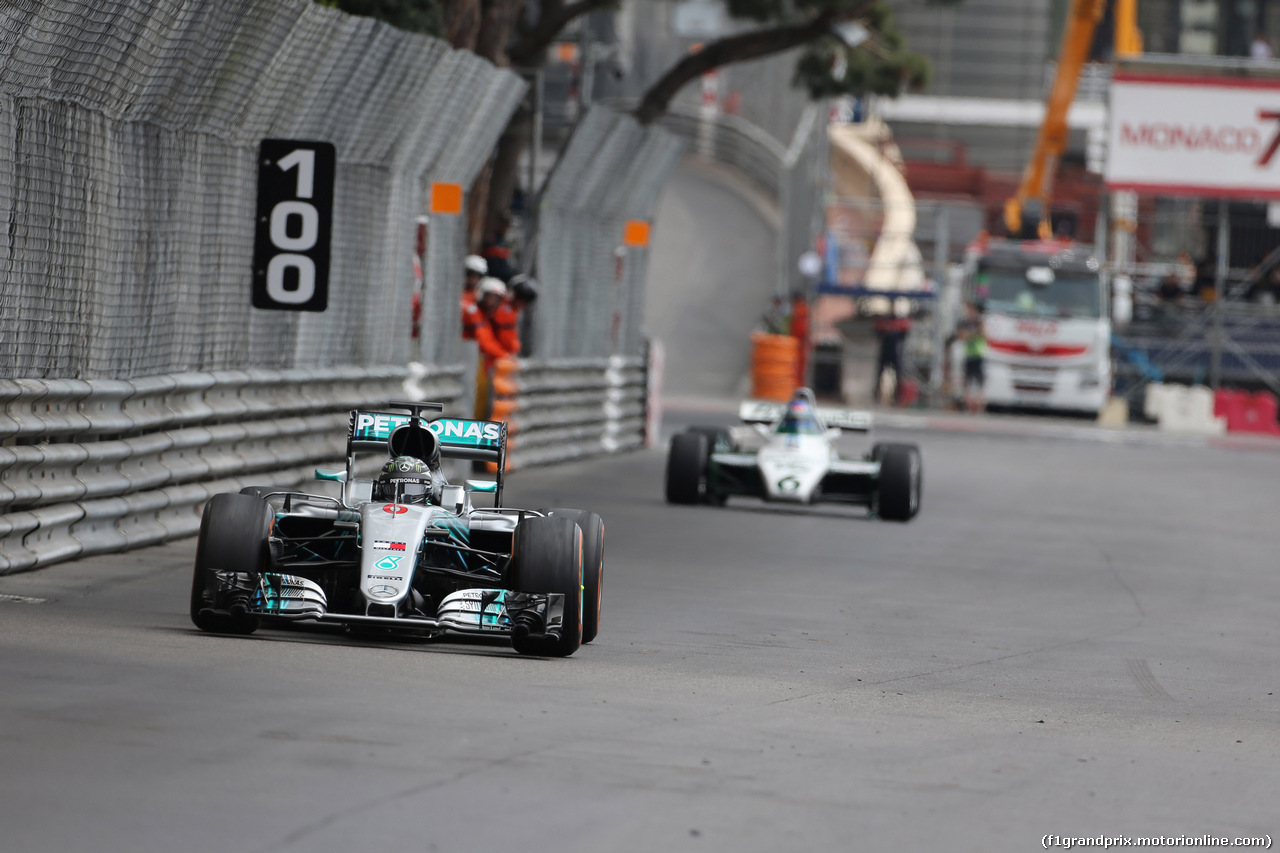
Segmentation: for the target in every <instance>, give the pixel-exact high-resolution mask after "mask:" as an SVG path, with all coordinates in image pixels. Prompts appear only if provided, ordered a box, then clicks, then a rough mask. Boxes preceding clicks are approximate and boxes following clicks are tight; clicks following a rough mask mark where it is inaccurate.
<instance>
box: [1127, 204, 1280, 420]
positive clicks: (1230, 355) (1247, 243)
mask: <svg viewBox="0 0 1280 853" xmlns="http://www.w3.org/2000/svg"><path fill="white" fill-rule="evenodd" d="M1116 196H1117V198H1115V199H1114V200H1113V202H1114V203H1113V211H1112V213H1113V220H1114V222H1115V223H1116V225H1115V228H1114V229H1113V237H1114V236H1115V235H1118V238H1117V239H1114V240H1113V243H1114V245H1113V248H1112V256H1113V260H1112V264H1111V268H1112V272H1113V276H1114V275H1116V274H1124V275H1126V276H1127V277H1128V278H1129V279H1130V281H1131V291H1132V292H1131V295H1130V300H1129V301H1130V302H1131V308H1130V311H1129V313H1131V315H1132V316H1131V318H1126V317H1117V318H1116V320H1117V322H1116V323H1115V329H1116V334H1115V338H1114V344H1115V346H1114V351H1115V356H1116V362H1117V363H1116V393H1117V394H1120V395H1123V396H1125V397H1127V398H1128V399H1129V401H1130V403H1131V409H1132V410H1134V411H1135V413H1136V412H1137V411H1138V410H1139V405H1138V404H1139V403H1140V401H1141V400H1142V398H1143V393H1144V389H1145V387H1146V385H1147V384H1148V383H1159V382H1179V383H1185V384H1190V385H1199V384H1205V385H1208V386H1210V387H1212V388H1214V389H1219V388H1225V387H1230V388H1241V389H1249V390H1261V389H1265V390H1269V391H1271V392H1272V393H1277V394H1280V307H1277V303H1280V231H1277V230H1276V229H1274V228H1273V227H1272V226H1271V225H1270V223H1269V222H1268V218H1267V217H1268V215H1267V206H1266V205H1265V204H1255V203H1251V202H1228V203H1220V202H1217V201H1205V200H1200V199H1175V198H1159V197H1145V196H1144V197H1141V198H1138V197H1135V196H1133V194H1125V193H1117V194H1116ZM1126 196H1127V198H1124V197H1126Z"/></svg>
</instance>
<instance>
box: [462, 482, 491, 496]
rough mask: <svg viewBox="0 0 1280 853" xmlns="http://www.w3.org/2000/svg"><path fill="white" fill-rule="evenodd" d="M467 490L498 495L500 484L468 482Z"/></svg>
mask: <svg viewBox="0 0 1280 853" xmlns="http://www.w3.org/2000/svg"><path fill="white" fill-rule="evenodd" d="M467 488H468V489H470V490H471V491H473V492H481V493H483V494H496V493H497V491H498V484H497V483H496V482H495V481H493V480H467Z"/></svg>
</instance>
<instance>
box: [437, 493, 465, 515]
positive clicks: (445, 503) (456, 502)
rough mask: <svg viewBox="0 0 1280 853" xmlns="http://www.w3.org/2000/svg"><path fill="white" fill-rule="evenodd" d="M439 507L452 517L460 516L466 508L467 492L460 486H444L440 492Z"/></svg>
mask: <svg viewBox="0 0 1280 853" xmlns="http://www.w3.org/2000/svg"><path fill="white" fill-rule="evenodd" d="M440 505H441V506H442V507H444V508H445V509H447V510H449V512H451V513H453V514H454V515H460V514H461V513H462V511H463V510H464V509H466V506H467V492H466V490H465V489H463V488H462V486H445V487H444V488H442V489H441V490H440Z"/></svg>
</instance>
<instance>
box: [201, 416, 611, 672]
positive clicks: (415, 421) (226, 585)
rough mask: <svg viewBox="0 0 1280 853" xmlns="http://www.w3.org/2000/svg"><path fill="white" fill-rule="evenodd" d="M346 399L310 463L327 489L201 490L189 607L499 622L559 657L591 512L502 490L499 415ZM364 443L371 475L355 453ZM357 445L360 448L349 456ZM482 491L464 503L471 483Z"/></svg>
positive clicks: (570, 647)
mask: <svg viewBox="0 0 1280 853" xmlns="http://www.w3.org/2000/svg"><path fill="white" fill-rule="evenodd" d="M389 408H393V409H401V410H404V412H405V413H403V414H401V413H387V412H359V411H357V412H352V413H351V419H350V424H349V427H348V432H347V466H346V470H336V471H326V470H321V469H317V471H316V477H317V478H318V479H321V480H332V481H335V482H338V483H340V484H341V487H340V488H341V497H337V498H334V497H330V496H327V495H322V494H307V493H305V492H299V491H285V490H280V489H274V488H271V487H267V486H250V487H248V488H246V489H243V490H242V491H241V492H240V493H239V494H220V495H215V496H214V497H213V498H212V499H211V500H210V501H209V503H208V504H207V505H206V506H205V510H204V516H203V518H202V520H201V524H200V539H199V541H198V543H197V545H196V561H195V572H194V575H193V578H192V584H191V619H192V621H193V622H194V623H195V624H196V626H197V627H198V628H200V629H202V630H205V631H213V632H221V633H236V634H247V633H251V632H253V631H254V630H256V629H257V628H258V626H259V625H260V624H261V623H271V622H313V623H321V624H330V625H338V626H343V627H345V628H347V629H349V630H350V629H359V630H367V631H372V632H375V633H376V632H395V633H397V634H402V635H408V636H418V637H435V636H439V635H441V634H445V633H451V634H463V635H472V636H485V637H493V636H498V637H509V638H510V640H511V645H512V646H513V647H514V648H515V650H516V651H517V652H520V653H522V654H535V655H548V656H559V657H563V656H566V655H571V654H573V653H574V652H575V651H577V649H578V647H579V645H580V644H581V643H589V642H591V640H592V639H594V638H595V636H596V632H597V631H598V629H599V624H600V586H601V582H602V580H603V571H604V523H603V522H602V521H601V519H600V516H598V515H596V514H595V513H593V512H586V511H583V510H562V509H555V510H537V511H535V510H520V509H512V508H510V507H504V506H502V485H503V474H502V470H503V467H504V463H505V457H506V434H507V428H506V424H504V423H498V422H491V421H469V420H457V419H450V418H442V417H440V414H439V413H440V411H441V410H442V408H443V407H442V406H441V405H440V404H438V403H392V404H390V406H389ZM370 452H372V453H375V454H378V455H379V457H380V458H379V459H378V464H379V465H381V471H380V472H379V474H378V475H377V477H376V478H363V477H358V476H357V475H356V472H357V470H358V467H357V464H356V460H357V454H362V455H364V456H367V454H368V453H370ZM364 456H362V458H364ZM441 457H454V458H460V459H469V460H479V461H487V462H494V463H496V465H497V470H498V475H497V479H496V480H494V481H482V480H468V481H467V482H466V485H465V486H463V485H452V484H450V483H449V482H448V480H447V478H446V477H445V475H444V472H443V471H442V470H441ZM473 492H482V493H490V494H493V496H494V501H493V502H494V506H492V507H483V508H476V507H473V506H472V503H471V497H470V495H471V493H473Z"/></svg>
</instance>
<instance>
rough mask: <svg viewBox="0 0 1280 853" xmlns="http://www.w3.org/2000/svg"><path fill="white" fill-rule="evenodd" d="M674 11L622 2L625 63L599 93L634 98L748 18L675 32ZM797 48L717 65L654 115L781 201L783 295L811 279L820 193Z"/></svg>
mask: <svg viewBox="0 0 1280 853" xmlns="http://www.w3.org/2000/svg"><path fill="white" fill-rule="evenodd" d="M679 15H680V12H679V9H678V4H677V5H673V4H671V3H667V2H662V0H635V2H628V3H627V4H626V5H625V6H624V8H623V9H622V11H621V12H620V13H619V19H620V22H619V41H620V42H621V45H620V49H621V50H622V51H623V52H624V53H625V54H627V56H628V64H629V66H630V71H629V72H628V73H627V74H625V75H623V76H622V77H621V78H620V79H613V78H611V77H610V76H609V75H607V74H601V75H600V76H599V79H598V80H597V89H598V91H599V92H600V94H601V95H602V96H604V97H606V98H609V99H610V100H611V101H613V102H616V103H618V104H621V105H627V106H634V104H635V103H636V102H637V101H638V99H639V98H640V97H641V96H642V95H643V94H644V92H645V90H646V89H647V88H648V87H649V86H651V85H652V84H653V83H654V82H655V81H656V80H657V79H658V77H659V76H660V75H661V74H663V73H665V72H666V71H667V70H668V69H669V68H671V67H672V66H673V65H674V64H675V63H677V62H679V61H680V60H681V59H682V58H684V57H685V56H687V55H688V54H689V52H690V51H691V50H694V49H696V48H695V45H696V44H697V43H699V42H702V43H705V42H708V41H710V40H712V39H713V38H716V37H719V36H720V35H729V34H730V33H731V32H736V31H741V30H744V29H749V28H751V27H754V26H755V25H754V24H752V23H750V22H746V21H732V20H730V21H726V22H725V23H726V26H725V29H724V31H723V32H721V33H718V34H711V33H702V34H699V35H698V36H696V37H695V36H694V35H693V34H692V33H690V34H687V35H686V36H681V35H678V34H677V31H678V27H677V26H676V21H675V18H677V17H679ZM798 55H799V52H798V51H797V50H791V51H787V52H785V53H780V54H777V55H774V56H769V57H765V58H763V59H757V60H753V61H750V62H739V63H734V64H732V65H726V66H724V67H721V68H718V69H716V70H715V71H712V72H710V73H708V74H706V75H704V76H703V77H702V79H701V80H699V81H696V82H694V83H692V84H690V85H687V86H685V87H684V88H683V89H682V90H681V91H680V92H679V93H678V94H677V95H676V97H675V98H674V99H673V100H672V102H671V105H670V108H669V109H668V111H667V114H666V115H665V116H664V117H663V118H662V119H661V124H662V126H664V127H666V128H668V129H670V130H673V131H675V132H676V133H678V134H679V135H680V136H681V137H683V138H685V139H687V140H688V141H689V142H690V145H691V148H692V150H693V151H694V152H696V153H697V154H698V155H699V156H703V157H707V158H709V159H713V160H715V161H716V162H719V163H723V164H724V165H726V166H730V167H732V168H733V169H735V170H736V171H738V172H739V173H740V174H741V175H742V176H743V177H745V178H746V179H747V180H748V181H750V182H751V183H753V184H755V185H756V186H757V187H758V188H759V189H760V190H761V191H762V192H763V193H764V194H765V195H766V196H768V197H769V198H770V199H771V200H773V201H774V202H775V203H776V204H777V205H778V211H779V239H778V247H777V256H776V264H775V267H774V269H773V270H771V271H770V276H771V278H773V279H774V290H775V292H777V293H781V294H786V293H790V292H791V291H793V290H795V289H796V288H797V287H803V286H806V285H807V284H808V282H807V281H806V280H805V279H804V278H803V277H801V275H800V274H799V272H798V271H797V263H798V261H799V259H800V256H801V255H802V254H804V252H806V251H809V250H812V249H814V248H815V247H816V245H817V239H818V236H819V235H820V234H821V233H822V207H823V202H824V199H825V196H826V192H827V151H828V146H827V132H826V131H827V112H828V105H827V103H826V102H813V101H810V100H809V97H808V94H807V93H806V92H805V91H803V90H801V89H798V88H796V87H795V86H794V85H793V84H792V80H793V78H794V76H795V64H796V58H797V56H798ZM745 345H746V344H745V342H744V346H745Z"/></svg>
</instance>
